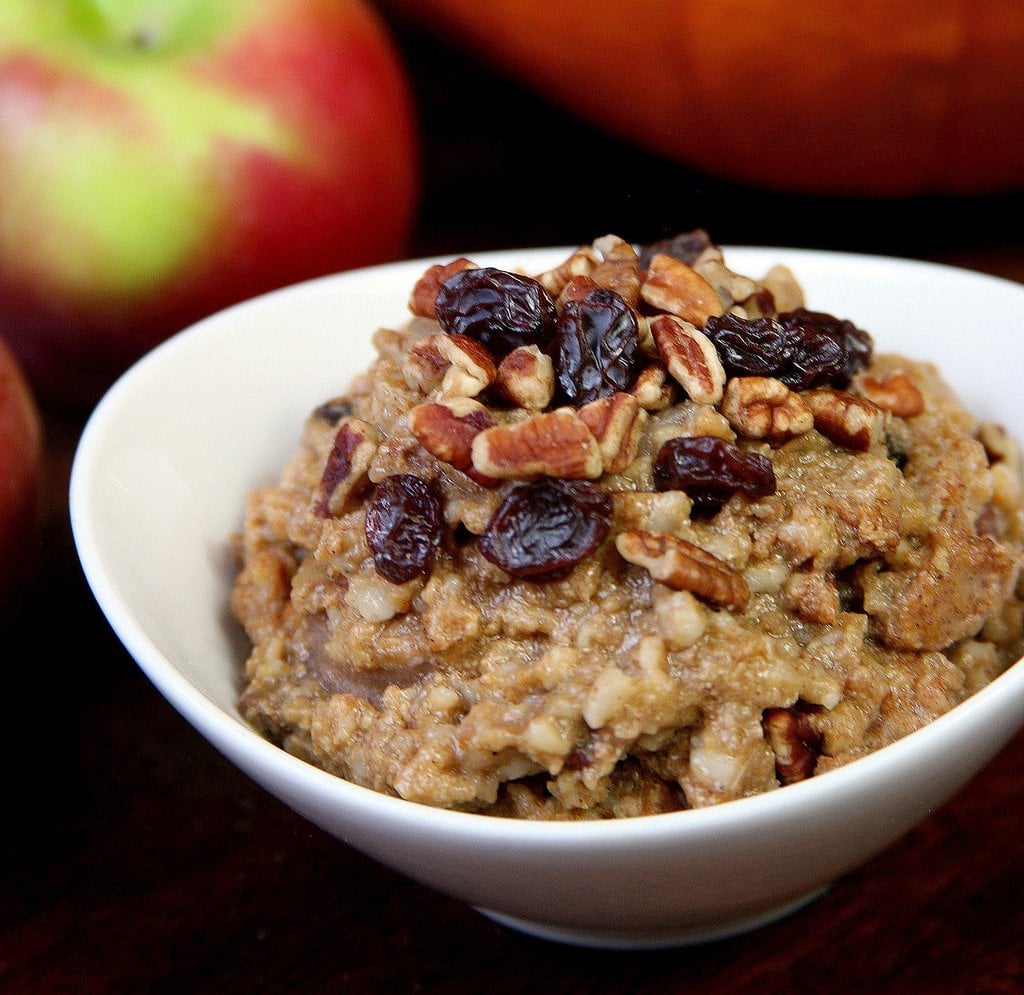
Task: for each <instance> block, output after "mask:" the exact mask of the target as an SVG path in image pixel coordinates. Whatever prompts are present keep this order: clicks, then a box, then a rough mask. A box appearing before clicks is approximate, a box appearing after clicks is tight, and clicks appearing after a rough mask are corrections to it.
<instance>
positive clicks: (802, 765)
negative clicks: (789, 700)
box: [761, 708, 822, 784]
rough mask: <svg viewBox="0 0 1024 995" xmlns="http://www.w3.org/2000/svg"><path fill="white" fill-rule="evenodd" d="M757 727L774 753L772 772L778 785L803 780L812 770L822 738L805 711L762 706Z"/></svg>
mask: <svg viewBox="0 0 1024 995" xmlns="http://www.w3.org/2000/svg"><path fill="white" fill-rule="evenodd" d="M761 726H762V728H763V729H764V734H765V737H766V738H767V740H768V745H769V746H771V748H772V750H773V751H774V753H775V774H776V776H777V777H778V779H779V783H780V784H793V783H795V782H796V781H804V780H806V779H807V778H809V777H810V776H811V775H812V774H813V773H814V767H815V765H816V764H817V762H818V756H819V755H820V753H821V742H822V737H821V734H820V733H818V732H816V731H815V730H814V728H813V727H812V726H811V722H810V719H809V718H808V715H807V713H806V712H802V711H799V710H798V709H796V708H766V709H765V710H764V715H763V716H762V718H761Z"/></svg>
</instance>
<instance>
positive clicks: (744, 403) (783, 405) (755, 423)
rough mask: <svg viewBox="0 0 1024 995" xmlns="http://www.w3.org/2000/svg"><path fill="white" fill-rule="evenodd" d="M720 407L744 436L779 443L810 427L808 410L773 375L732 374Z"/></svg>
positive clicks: (731, 423)
mask: <svg viewBox="0 0 1024 995" xmlns="http://www.w3.org/2000/svg"><path fill="white" fill-rule="evenodd" d="M720 410H721V412H722V414H723V415H725V417H726V418H728V419H729V424H730V425H732V427H733V428H734V429H736V431H737V432H739V433H740V434H741V435H745V436H746V437H747V438H748V439H768V440H769V441H770V442H783V441H785V440H786V439H792V438H795V437H796V436H798V435H803V434H804V433H805V432H809V431H810V430H811V429H812V428H814V415H813V414H811V409H810V408H809V407H807V405H806V404H805V403H804V402H803V401H802V400H801V399H800V395H799V394H797V393H796V392H795V391H792V390H790V389H789V388H788V387H787V386H786V385H785V384H784V383H782V381H781V380H776V379H775V378H774V377H733V378H732V379H731V380H730V381H729V382H728V384H726V387H725V396H724V397H723V398H722V405H721V408H720Z"/></svg>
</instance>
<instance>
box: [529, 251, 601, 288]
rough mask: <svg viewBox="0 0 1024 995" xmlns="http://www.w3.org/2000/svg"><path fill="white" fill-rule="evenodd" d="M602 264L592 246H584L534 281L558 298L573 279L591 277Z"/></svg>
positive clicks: (540, 274) (536, 277)
mask: <svg viewBox="0 0 1024 995" xmlns="http://www.w3.org/2000/svg"><path fill="white" fill-rule="evenodd" d="M600 262H601V260H600V259H599V258H598V256H597V253H596V252H594V250H593V249H591V248H590V246H588V245H584V246H581V247H580V248H578V249H577V250H576V251H575V252H573V253H572V255H570V256H569V257H568V258H567V259H565V260H563V261H562V262H561V263H559V264H558V265H557V266H555V267H554V268H553V269H549V270H546V271H545V272H543V273H539V274H538V275H537V276H535V277H534V279H535V280H536V281H537V282H538V283H539V284H540V285H541V286H542V287H543V288H544V289H545V290H546V291H547V292H548V293H549V294H550V295H551V296H552V297H558V295H559V294H561V293H562V291H563V290H564V289H565V286H566V284H568V283H569V281H570V280H572V278H573V277H576V276H590V274H591V273H592V272H593V271H594V269H595V268H596V267H597V266H598V265H599V264H600Z"/></svg>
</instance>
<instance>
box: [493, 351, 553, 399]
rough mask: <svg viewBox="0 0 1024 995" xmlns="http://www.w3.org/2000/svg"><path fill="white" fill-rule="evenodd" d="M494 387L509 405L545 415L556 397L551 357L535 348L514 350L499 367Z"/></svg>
mask: <svg viewBox="0 0 1024 995" xmlns="http://www.w3.org/2000/svg"><path fill="white" fill-rule="evenodd" d="M494 386H495V387H496V388H497V390H498V393H500V394H501V396H502V397H504V398H505V400H506V401H511V402H512V403H513V404H515V405H517V406H518V407H520V408H529V409H531V410H534V411H543V410H544V408H546V407H547V406H548V405H549V404H550V403H551V398H552V396H553V395H554V393H555V368H554V366H553V365H552V363H551V357H550V356H548V355H547V354H545V353H543V352H541V351H540V349H538V348H537V346H535V345H526V346H520V347H519V348H518V349H513V350H512V351H511V352H510V353H509V354H508V355H507V356H506V357H505V358H504V359H503V360H502V361H501V362H500V363H499V364H498V372H497V375H496V376H495V379H494Z"/></svg>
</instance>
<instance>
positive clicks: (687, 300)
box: [640, 252, 722, 328]
mask: <svg viewBox="0 0 1024 995" xmlns="http://www.w3.org/2000/svg"><path fill="white" fill-rule="evenodd" d="M640 296H641V298H643V300H645V301H646V302H647V303H648V304H650V305H651V307H654V308H657V309H658V310H659V311H667V312H668V313H669V314H674V315H678V317H680V318H682V319H683V320H684V321H688V322H690V324H691V325H696V326H697V327H698V328H703V327H704V323H705V322H706V321H707V320H708V318H710V317H711V316H712V315H719V314H721V313H722V302H721V301H720V300H719V298H718V292H717V291H716V290H715V288H714V287H712V286H711V284H710V283H708V281H707V280H705V279H704V277H702V276H701V275H700V274H699V273H697V272H696V271H695V270H693V269H691V268H690V267H689V266H687V265H686V263H683V262H680V261H679V260H678V259H673V258H672V256H669V255H666V254H665V253H663V252H660V253H658V254H657V255H655V256H654V258H653V259H651V262H650V266H649V267H648V270H647V276H646V277H645V279H644V282H643V283H642V284H641V286H640Z"/></svg>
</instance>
